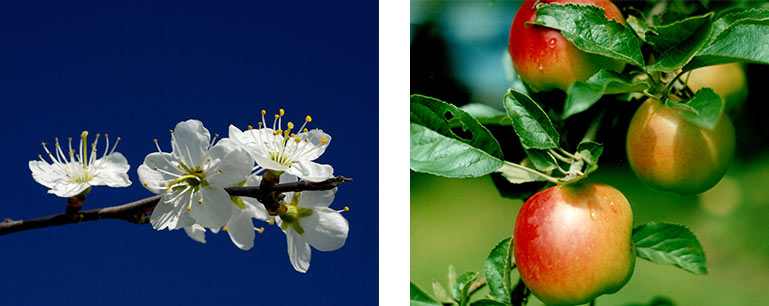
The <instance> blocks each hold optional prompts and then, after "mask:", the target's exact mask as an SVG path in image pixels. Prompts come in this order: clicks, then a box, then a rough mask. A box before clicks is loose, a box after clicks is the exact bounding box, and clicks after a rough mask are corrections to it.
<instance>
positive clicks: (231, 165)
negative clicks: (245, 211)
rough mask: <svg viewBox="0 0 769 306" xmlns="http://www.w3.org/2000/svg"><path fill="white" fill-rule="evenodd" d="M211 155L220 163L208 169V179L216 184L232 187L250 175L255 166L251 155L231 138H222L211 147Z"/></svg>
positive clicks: (210, 182) (212, 183)
mask: <svg viewBox="0 0 769 306" xmlns="http://www.w3.org/2000/svg"><path fill="white" fill-rule="evenodd" d="M209 157H211V159H212V160H214V163H218V165H216V166H214V167H211V169H209V170H207V171H206V181H208V183H209V184H211V185H214V186H219V187H230V186H232V185H235V184H237V183H240V182H242V181H243V180H245V179H246V178H247V177H248V174H249V173H251V168H253V167H254V160H253V159H252V158H251V156H250V155H248V153H247V152H246V151H245V150H243V149H241V148H240V146H238V144H237V143H236V142H235V141H233V140H231V139H229V138H225V139H222V140H220V141H219V142H218V143H217V144H216V145H215V146H214V147H213V148H211V151H210V152H209ZM219 170H221V171H219Z"/></svg>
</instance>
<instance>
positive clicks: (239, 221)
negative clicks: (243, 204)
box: [227, 207, 254, 251]
mask: <svg viewBox="0 0 769 306" xmlns="http://www.w3.org/2000/svg"><path fill="white" fill-rule="evenodd" d="M227 233H228V234H230V240H232V243H234V244H235V246H237V247H238V248H240V249H241V250H244V251H247V250H249V249H251V248H252V247H253V246H254V223H253V222H252V221H251V217H249V216H248V213H247V212H246V210H245V209H240V208H238V207H233V208H232V216H231V217H230V220H229V221H227Z"/></svg>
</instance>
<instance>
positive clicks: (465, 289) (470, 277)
mask: <svg viewBox="0 0 769 306" xmlns="http://www.w3.org/2000/svg"><path fill="white" fill-rule="evenodd" d="M478 274H479V273H478V272H467V273H465V274H462V275H460V276H459V278H458V279H457V286H459V288H460V290H461V291H460V296H459V305H466V304H467V302H468V301H469V300H470V296H469V295H468V293H469V290H470V286H471V285H472V284H473V282H474V281H475V279H476V278H477V277H478Z"/></svg>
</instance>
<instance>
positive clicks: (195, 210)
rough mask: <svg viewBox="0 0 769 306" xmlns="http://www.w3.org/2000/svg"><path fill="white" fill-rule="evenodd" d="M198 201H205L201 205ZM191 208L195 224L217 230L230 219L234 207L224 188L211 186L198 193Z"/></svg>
mask: <svg viewBox="0 0 769 306" xmlns="http://www.w3.org/2000/svg"><path fill="white" fill-rule="evenodd" d="M198 200H203V204H199V202H198ZM190 206H191V210H190V216H191V217H192V218H193V219H195V222H197V223H198V224H200V225H202V226H204V227H207V228H211V229H217V230H218V229H219V228H220V227H222V225H224V224H225V223H226V222H227V220H228V219H229V218H230V212H231V209H232V207H233V205H232V200H230V195H229V194H227V192H226V191H224V188H221V187H216V186H211V185H208V186H206V187H203V188H201V189H200V190H199V191H198V192H196V193H195V197H194V198H193V199H192V204H191V205H190Z"/></svg>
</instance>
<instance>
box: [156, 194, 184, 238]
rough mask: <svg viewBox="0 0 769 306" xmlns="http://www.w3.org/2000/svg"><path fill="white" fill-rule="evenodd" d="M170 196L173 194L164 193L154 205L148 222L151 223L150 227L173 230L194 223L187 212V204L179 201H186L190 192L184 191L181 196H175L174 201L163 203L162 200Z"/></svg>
mask: <svg viewBox="0 0 769 306" xmlns="http://www.w3.org/2000/svg"><path fill="white" fill-rule="evenodd" d="M172 196H173V194H164V195H163V198H161V199H160V202H158V204H157V205H155V210H153V211H152V215H150V224H152V228H154V229H156V230H163V229H165V228H168V229H169V230H175V229H179V228H183V227H187V226H191V225H192V224H194V223H195V221H194V220H192V218H190V217H189V216H188V214H187V211H186V210H187V209H186V207H187V205H184V204H182V203H180V202H186V201H188V200H189V196H190V193H189V192H185V193H184V194H183V195H182V196H181V197H179V198H177V199H176V201H175V202H174V203H171V202H167V203H166V204H163V202H164V201H167V200H166V199H167V197H169V198H170V197H172ZM185 200H186V201H185Z"/></svg>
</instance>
